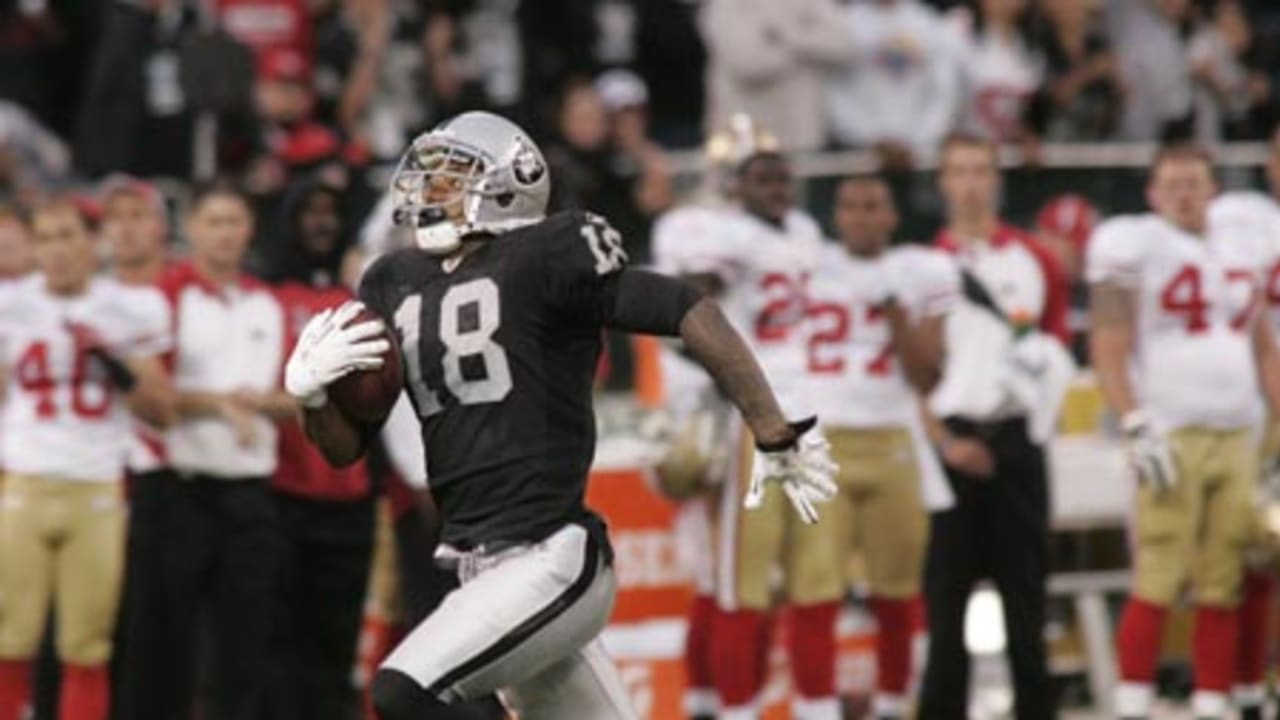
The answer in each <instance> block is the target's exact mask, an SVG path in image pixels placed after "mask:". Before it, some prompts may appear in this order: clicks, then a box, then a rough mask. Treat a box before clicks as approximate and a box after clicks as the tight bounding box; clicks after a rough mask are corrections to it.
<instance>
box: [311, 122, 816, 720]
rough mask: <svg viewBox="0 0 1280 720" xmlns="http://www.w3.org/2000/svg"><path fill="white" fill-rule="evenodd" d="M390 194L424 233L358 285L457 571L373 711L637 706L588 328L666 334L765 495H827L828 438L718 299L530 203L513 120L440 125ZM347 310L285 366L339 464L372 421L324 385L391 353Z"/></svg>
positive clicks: (614, 710)
mask: <svg viewBox="0 0 1280 720" xmlns="http://www.w3.org/2000/svg"><path fill="white" fill-rule="evenodd" d="M392 186H393V188H394V191H395V192H396V194H397V203H396V204H397V209H396V215H397V219H398V220H399V221H401V222H407V223H409V224H411V225H412V226H413V231H414V233H415V236H416V240H417V244H418V247H417V248H411V249H406V250H401V251H397V252H393V253H390V254H388V255H386V256H384V257H383V258H382V259H380V260H379V261H378V262H377V263H376V264H375V265H374V266H373V267H372V268H370V269H369V271H368V272H367V273H366V275H365V277H364V280H363V281H362V283H361V289H360V296H361V298H362V299H363V300H364V302H365V303H366V304H367V305H368V307H369V308H370V309H372V310H373V311H374V312H375V313H376V314H377V315H379V316H380V317H382V318H383V319H384V320H385V321H387V322H388V324H394V325H395V327H396V330H397V334H398V335H399V338H400V342H401V348H402V350H401V352H402V354H403V357H404V358H405V365H406V379H407V384H408V386H409V391H410V394H411V396H412V398H413V401H414V406H415V409H416V410H417V412H418V415H419V417H420V418H421V421H422V430H423V440H424V444H425V446H426V455H427V463H428V475H429V477H430V478H431V480H430V482H431V489H430V492H431V495H432V496H433V497H434V500H435V502H436V503H437V504H438V506H439V508H440V512H441V514H442V515H443V520H444V527H443V529H442V543H443V547H442V548H441V552H442V553H443V554H445V555H451V556H453V557H454V559H456V560H457V562H458V563H459V570H460V575H461V577H462V581H463V584H462V587H461V588H460V589H458V590H456V591H454V592H453V593H451V594H450V595H449V596H448V597H447V598H445V601H444V603H443V604H442V605H441V606H440V607H439V608H438V609H437V610H436V611H435V612H434V613H432V614H431V615H430V616H429V617H428V618H427V619H426V620H424V621H423V622H422V624H420V625H419V626H418V627H417V628H416V629H415V630H414V631H413V632H412V633H410V635H409V637H408V638H406V639H405V641H404V642H403V643H401V645H400V646H399V647H398V648H397V649H396V650H395V651H394V652H393V653H392V654H391V656H390V657H389V658H388V659H387V660H386V662H385V663H384V664H383V667H382V669H381V670H380V671H379V672H378V675H377V676H376V677H375V678H374V681H373V696H374V703H375V707H376V708H377V710H378V712H379V714H380V715H381V716H382V718H383V719H384V720H418V719H419V718H425V717H431V718H436V719H440V720H448V719H449V718H457V717H460V715H459V714H458V713H457V712H456V711H455V710H454V708H453V705H454V704H455V703H457V702H458V701H459V700H466V699H468V698H473V697H476V696H478V695H482V694H484V693H488V692H491V691H493V690H495V689H499V688H501V689H503V690H504V691H506V692H507V693H508V697H509V699H510V700H511V701H512V703H513V704H514V705H515V706H516V707H517V708H518V710H519V712H520V713H521V716H522V717H524V718H526V720H542V719H543V718H546V719H555V720H579V719H580V720H607V719H608V718H632V717H634V713H633V711H632V710H631V708H630V707H629V702H628V700H627V698H626V696H625V691H624V689H623V687H622V684H621V681H620V679H619V677H618V675H617V671H616V669H615V668H614V667H613V664H612V663H611V662H610V661H609V659H608V658H607V657H606V656H605V654H604V652H603V649H602V648H601V646H600V644H599V641H598V640H597V639H596V636H597V635H598V633H599V632H600V631H601V629H603V627H604V624H605V622H606V620H607V618H608V615H609V611H610V608H611V606H612V603H613V597H614V593H615V581H614V577H613V572H612V570H611V568H610V552H609V544H608V539H607V537H606V534H605V530H604V524H603V522H601V520H600V519H599V518H598V517H597V516H596V515H595V514H594V513H592V512H591V511H590V510H588V509H587V508H585V507H584V505H583V494H584V490H585V485H586V481H587V471H588V468H589V466H590V463H591V457H592V454H593V446H594V420H593V415H592V409H591V381H592V377H593V374H594V370H595V365H596V360H597V358H598V356H599V352H600V338H601V330H602V328H604V327H612V328H618V329H623V330H629V331H633V332H650V333H659V334H665V335H679V336H680V337H681V338H682V339H683V340H684V342H685V344H686V346H687V347H688V350H689V352H690V354H691V355H692V356H693V357H694V358H696V359H698V360H699V362H701V363H702V364H703V365H704V366H706V367H707V369H708V370H709V371H710V372H711V374H712V375H713V376H714V377H715V378H716V380H717V382H718V384H719V385H720V386H721V388H722V389H723V390H724V392H725V393H726V394H727V395H728V396H729V397H730V398H731V399H732V400H733V401H734V403H735V404H736V405H738V407H739V408H740V409H741V410H742V412H743V414H744V415H745V416H746V420H747V423H748V424H749V426H750V427H751V429H752V431H753V433H754V434H755V437H756V439H757V442H758V447H759V449H760V454H759V458H758V461H757V463H756V466H757V474H756V478H757V483H758V484H759V492H763V487H764V486H769V487H770V489H771V490H773V489H777V490H778V491H779V492H785V493H786V495H787V497H788V498H790V499H791V500H792V502H794V503H795V505H796V507H797V509H798V510H800V511H801V512H804V513H805V514H806V515H812V514H813V513H814V509H813V505H812V503H813V502H814V501H820V500H825V499H829V498H830V496H831V493H832V492H833V491H834V484H833V482H832V479H831V475H832V473H833V472H834V468H833V467H832V465H831V462H830V459H829V457H828V455H827V451H826V445H825V443H824V442H823V441H822V440H821V438H820V437H819V436H818V435H817V434H816V433H812V432H809V431H810V429H811V428H812V427H813V421H812V420H810V421H802V422H799V423H789V422H787V420H786V418H785V416H784V415H783V414H782V411H781V409H780V408H779V407H778V403H777V401H776V400H775V398H774V396H773V393H772V392H771V391H770V389H769V386H768V385H767V383H766V382H765V380H764V376H763V375H762V373H761V372H760V369H759V366H758V365H757V364H756V363H755V361H754V359H753V358H752V356H751V353H750V351H749V350H748V349H747V347H746V345H745V344H744V343H743V342H742V340H741V339H740V338H739V337H738V336H737V334H736V333H735V332H734V331H733V329H732V327H731V326H730V325H729V324H728V323H727V322H726V321H725V319H724V317H723V315H722V314H721V313H720V311H719V309H718V307H717V306H716V304H715V303H714V302H712V301H710V300H706V299H700V298H699V297H698V295H697V293H696V291H694V290H693V289H692V288H691V287H690V286H688V285H686V284H683V283H680V282H678V281H674V280H671V279H669V278H664V277H662V276H659V275H653V274H650V273H646V272H643V271H638V270H633V269H627V268H626V267H625V266H626V255H625V253H624V252H623V251H622V245H621V238H619V237H618V234H617V232H616V231H615V230H613V228H611V227H610V226H609V225H608V224H607V223H606V222H605V221H604V220H603V219H601V218H599V217H596V216H593V215H589V214H583V213H562V214H557V215H553V216H551V217H547V216H546V215H545V212H546V203H547V196H548V192H549V189H550V178H549V177H548V176H547V166H546V162H545V160H544V159H543V157H542V154H541V152H539V150H538V148H537V147H536V146H535V145H534V144H533V141H532V140H530V139H529V138H528V136H527V135H525V133H524V132H523V131H522V130H520V129H519V128H518V127H516V126H515V125H513V124H512V123H510V122H508V121H506V120H504V119H502V118H500V117H497V116H495V115H491V114H488V113H466V114H463V115H460V116H458V117H456V118H453V119H452V120H449V121H447V122H445V123H444V124H442V125H440V126H439V127H437V128H436V129H435V130H433V131H431V132H429V133H426V134H425V135H423V136H421V137H419V138H418V139H417V140H416V141H415V142H414V143H413V145H412V146H411V147H410V149H409V151H408V152H407V153H406V155H405V157H404V159H403V160H402V162H401V166H400V168H399V169H398V171H397V173H396V176H395V177H394V179H393V181H392ZM359 308H360V306H359V305H358V304H349V305H345V306H343V307H342V308H340V309H338V310H337V311H336V312H334V313H324V314H321V315H319V316H317V318H316V319H315V320H313V321H312V322H311V323H309V324H308V327H307V328H306V330H304V332H303V336H302V338H301V340H300V341H299V344H298V347H297V349H296V350H295V352H294V354H293V356H292V357H291V358H290V362H289V363H288V367H287V370H286V384H287V386H288V388H289V390H290V392H291V393H292V394H293V395H294V396H295V397H296V398H298V400H299V402H300V403H301V404H302V405H303V407H304V408H306V411H305V423H306V428H307V432H308V434H309V436H310V437H311V438H312V439H313V440H314V441H315V442H316V443H317V444H318V445H319V446H320V447H321V449H322V450H323V451H324V452H325V454H326V456H327V457H328V458H329V460H330V461H331V462H334V463H335V464H345V463H349V462H353V461H354V460H355V459H356V458H358V457H359V456H360V455H361V453H362V452H363V450H364V434H365V432H366V431H367V429H365V428H361V427H358V426H356V425H354V424H353V423H351V422H350V421H349V420H347V419H346V417H345V416H344V415H343V414H342V413H341V411H339V410H337V409H336V408H335V407H334V406H333V405H332V404H330V403H328V402H327V396H326V391H325V387H326V385H327V384H329V383H331V382H333V381H334V380H336V379H337V378H339V377H341V376H343V375H345V374H347V373H349V372H351V371H353V370H355V369H358V368H374V367H377V366H378V365H379V364H380V362H381V359H380V357H379V355H380V353H381V352H383V351H385V349H386V344H385V343H384V342H382V341H380V340H373V339H370V338H372V337H373V336H374V335H376V333H377V332H378V331H379V325H380V323H377V322H366V323H362V324H360V325H356V326H353V327H348V328H345V329H344V325H346V323H347V322H348V321H349V320H350V319H352V318H353V317H354V316H355V314H356V312H358V311H359ZM774 485H780V486H781V488H773V487H772V486H774ZM462 717H465V716H462Z"/></svg>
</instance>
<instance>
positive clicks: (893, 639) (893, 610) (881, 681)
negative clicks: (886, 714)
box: [871, 597, 915, 695]
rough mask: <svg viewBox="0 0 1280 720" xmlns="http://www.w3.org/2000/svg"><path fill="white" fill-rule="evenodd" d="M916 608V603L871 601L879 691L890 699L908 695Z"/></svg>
mask: <svg viewBox="0 0 1280 720" xmlns="http://www.w3.org/2000/svg"><path fill="white" fill-rule="evenodd" d="M914 605H915V603H914V602H913V601H912V600H895V599H891V598H882V597H872V598H871V612H872V613H874V614H875V616H876V689H877V690H879V691H880V692H882V693H885V694H888V695H902V694H904V693H906V691H907V680H908V678H909V677H910V675H911V634H912V632H913V631H914V627H913V626H914V615H915V611H914Z"/></svg>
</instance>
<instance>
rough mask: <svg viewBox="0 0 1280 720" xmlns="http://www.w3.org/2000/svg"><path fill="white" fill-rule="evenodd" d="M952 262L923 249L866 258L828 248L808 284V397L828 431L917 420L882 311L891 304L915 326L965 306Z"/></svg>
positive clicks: (910, 391) (913, 395) (912, 394)
mask: <svg viewBox="0 0 1280 720" xmlns="http://www.w3.org/2000/svg"><path fill="white" fill-rule="evenodd" d="M959 296H960V280H959V276H958V275H957V274H956V270H955V267H954V266H953V265H952V264H951V261H950V260H949V259H948V258H947V257H946V256H944V255H942V254H941V253H938V252H937V251H934V250H929V249H925V248H914V247H903V248H895V249H893V250H890V251H888V252H885V253H884V254H882V255H880V256H879V257H876V258H873V259H863V258H858V257H853V256H850V254H849V253H848V252H846V251H845V250H844V249H842V248H839V247H836V246H830V247H828V248H825V249H824V253H823V255H822V263H821V267H820V268H819V270H818V272H817V273H816V274H815V275H814V277H813V279H812V280H811V281H810V283H809V298H810V304H809V318H810V323H811V324H812V326H811V328H810V333H811V334H810V336H809V343H808V370H809V374H810V377H811V378H813V379H814V380H815V381H817V384H818V387H817V388H815V392H812V393H811V394H810V395H809V397H808V399H809V402H810V403H812V406H813V409H814V410H815V411H816V412H817V413H818V417H820V418H822V421H823V424H824V425H835V426H838V427H849V428H866V427H900V426H905V425H908V424H910V423H911V422H914V420H915V418H916V417H917V415H918V407H917V404H916V391H915V390H914V389H913V388H912V387H911V385H910V384H909V383H908V382H907V379H906V377H905V376H904V375H903V374H902V369H901V368H900V367H899V366H898V363H897V362H896V360H895V358H894V354H893V348H892V346H891V344H890V343H891V341H892V337H891V333H890V329H889V323H888V321H887V319H886V318H885V315H884V305H885V303H886V302H887V301H888V300H889V299H890V298H893V299H894V301H895V302H897V303H898V304H899V305H900V306H902V307H903V309H904V310H906V312H907V314H908V317H910V318H911V319H912V320H913V321H914V320H919V319H923V318H926V317H940V316H943V315H946V314H947V313H949V312H951V310H952V309H953V308H954V307H955V306H956V303H957V302H958V301H959Z"/></svg>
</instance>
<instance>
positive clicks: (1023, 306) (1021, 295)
mask: <svg viewBox="0 0 1280 720" xmlns="http://www.w3.org/2000/svg"><path fill="white" fill-rule="evenodd" d="M939 180H940V183H941V187H942V194H943V196H944V198H945V200H946V204H947V212H948V224H947V226H946V227H945V228H944V229H943V230H942V232H941V233H940V234H939V236H938V238H937V240H936V245H937V247H938V248H940V249H942V250H944V251H946V252H949V253H951V255H952V256H953V257H954V259H955V261H956V263H957V265H958V266H959V268H960V270H961V277H962V284H963V289H964V299H963V300H962V301H961V302H960V304H959V306H958V307H957V308H956V309H955V310H954V311H953V312H952V314H951V315H950V316H949V317H948V318H947V331H946V332H947V347H948V355H947V362H946V367H945V370H944V372H943V380H942V383H941V384H940V385H939V386H938V388H937V389H936V390H935V391H934V392H933V394H932V395H931V396H930V398H929V402H928V407H929V410H930V411H931V414H932V416H933V419H932V422H931V423H930V424H931V427H930V437H931V439H932V440H933V441H934V443H935V444H936V445H937V446H938V448H939V451H940V454H941V456H942V459H943V463H944V465H945V466H946V472H947V476H948V480H949V481H950V483H951V486H952V489H953V490H954V492H955V497H956V504H955V506H954V507H952V508H951V509H949V510H946V511H944V512H940V513H936V514H935V515H934V516H933V518H932V522H931V538H930V543H929V551H928V559H927V562H926V570H925V596H926V605H927V607H928V617H929V633H930V644H929V656H928V663H927V666H926V669H925V677H924V684H923V687H922V689H921V700H920V708H919V714H920V717H927V718H930V719H931V720H950V719H952V718H956V719H962V718H965V717H967V714H968V707H967V706H968V687H969V657H968V652H967V650H966V648H965V642H964V617H965V609H966V608H967V606H968V601H969V594H970V592H971V591H972V590H973V588H974V586H975V584H976V583H977V582H978V581H979V580H981V579H984V578H990V579H991V580H992V581H993V583H994V584H995V587H996V589H997V590H998V591H999V593H1000V595H1001V598H1002V600H1003V604H1004V615H1005V627H1006V629H1007V637H1008V655H1009V660H1010V665H1011V666H1012V671H1013V686H1014V688H1015V692H1016V702H1015V708H1014V710H1015V715H1016V717H1017V718H1018V719H1019V720H1041V719H1043V718H1051V717H1054V702H1053V698H1052V693H1051V691H1050V686H1049V677H1048V670H1047V667H1046V659H1045V645H1044V637H1043V632H1044V629H1043V627H1044V615H1045V599H1046V595H1045V593H1046V591H1045V585H1046V579H1047V575H1048V570H1049V517H1050V515H1049V483H1048V471H1047V467H1046V460H1045V452H1044V448H1043V441H1044V439H1045V436H1046V435H1047V434H1048V433H1049V432H1051V430H1052V418H1053V416H1054V415H1055V414H1056V407H1057V405H1058V403H1060V402H1061V390H1062V388H1064V387H1065V383H1066V382H1068V381H1069V379H1070V376H1071V373H1072V364H1071V361H1070V358H1069V356H1068V355H1067V354H1066V351H1065V342H1066V340H1067V338H1068V331H1067V324H1066V310H1067V296H1066V293H1067V286H1066V279H1065V276H1064V275H1063V273H1062V270H1061V268H1060V267H1059V266H1058V264H1057V261H1056V259H1055V258H1053V257H1052V256H1051V255H1050V254H1049V253H1048V251H1046V250H1045V249H1044V248H1042V247H1040V246H1039V245H1038V244H1037V243H1036V241H1035V240H1034V239H1032V238H1031V237H1030V236H1029V235H1027V234H1026V233H1023V232H1022V231H1020V230H1017V229H1014V228H1012V227H1010V226H1008V225H1005V224H1004V223H1002V222H1001V220H1000V218H999V215H998V214H997V197H998V195H999V184H1000V176H999V166H998V163H997V157H996V149H995V146H994V145H992V144H990V143H989V142H986V141H983V140H978V139H974V138H968V137H953V138H951V139H949V140H948V141H947V142H946V143H945V144H944V146H943V148H942V156H941V166H940V171H939ZM1059 341H1061V342H1059ZM1027 365H1035V366H1037V368H1036V370H1033V371H1031V372H1030V373H1027V372H1026V371H1025V368H1026V366H1027ZM1041 371H1043V372H1041Z"/></svg>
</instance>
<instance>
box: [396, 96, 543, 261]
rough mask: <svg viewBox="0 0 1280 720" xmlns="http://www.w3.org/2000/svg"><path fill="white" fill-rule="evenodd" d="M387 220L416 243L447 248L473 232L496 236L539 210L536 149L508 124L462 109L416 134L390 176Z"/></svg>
mask: <svg viewBox="0 0 1280 720" xmlns="http://www.w3.org/2000/svg"><path fill="white" fill-rule="evenodd" d="M391 194H392V198H393V203H394V204H393V207H394V211H393V213H394V214H393V216H392V217H393V220H394V221H395V223H396V224H397V225H402V226H407V227H409V228H410V229H411V230H412V232H413V233H414V240H415V242H416V243H417V245H418V247H420V248H422V249H424V250H427V251H429V252H432V253H439V254H444V253H449V252H452V251H453V250H455V249H456V248H457V247H458V246H459V245H460V244H461V243H462V239H463V238H464V237H465V236H467V235H469V234H471V233H476V232H490V233H500V232H505V231H508V230H513V229H515V228H518V227H523V226H525V225H531V224H533V223H536V222H538V221H540V220H542V219H543V218H545V217H546V215H547V200H548V198H549V197H550V195H551V178H550V176H549V172H548V170H547V162H546V160H545V159H544V158H543V157H542V151H541V150H539V149H538V146H537V145H535V144H534V142H533V140H531V139H530V138H529V136H528V135H527V134H526V133H525V132H524V131H523V130H521V129H520V127H519V126H518V125H516V124H515V123H513V122H511V121H509V120H507V119H505V118H502V117H499V116H497V115H494V114H493V113H487V112H468V113H463V114H461V115H458V116H457V117H455V118H453V119H451V120H448V121H446V122H444V123H442V124H440V125H438V126H436V128H435V129H433V130H431V131H429V132H426V133H423V134H422V135H419V136H418V137H417V138H416V139H415V140H414V141H413V144H412V145H411V146H410V147H409V149H408V151H406V152H405V154H404V157H403V158H401V160H400V166H399V167H398V168H396V172H395V175H394V176H393V177H392V178H391Z"/></svg>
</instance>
